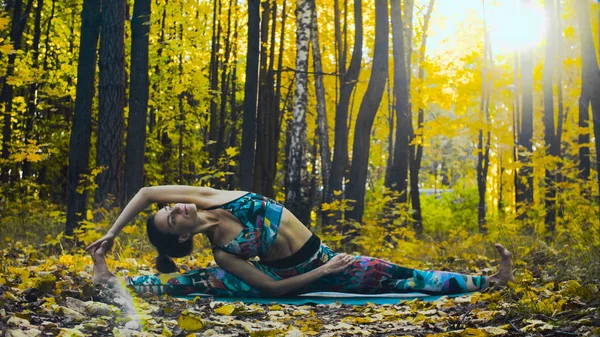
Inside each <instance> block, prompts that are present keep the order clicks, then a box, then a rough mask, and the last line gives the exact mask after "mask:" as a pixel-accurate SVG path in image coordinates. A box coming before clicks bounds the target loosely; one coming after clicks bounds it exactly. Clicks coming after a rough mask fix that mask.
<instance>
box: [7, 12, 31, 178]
mask: <svg viewBox="0 0 600 337" xmlns="http://www.w3.org/2000/svg"><path fill="white" fill-rule="evenodd" d="M32 6H33V0H29V1H28V2H27V5H26V6H25V10H24V11H23V1H22V0H15V3H14V8H13V18H12V23H11V27H10V40H11V42H12V45H13V50H15V51H18V50H20V49H21V40H22V39H23V30H25V25H26V23H27V18H28V17H29V12H31V7H32ZM16 59H17V53H16V52H14V53H11V54H9V55H8V64H7V66H6V75H4V76H3V77H2V78H0V85H2V92H1V93H0V106H4V127H3V130H2V159H3V160H4V163H5V164H4V165H3V167H2V173H1V174H0V182H1V183H8V181H9V176H8V174H9V166H8V161H9V159H10V145H11V144H10V143H11V137H12V128H11V124H12V123H11V121H10V120H11V116H12V103H13V96H14V93H13V85H12V84H10V83H8V81H7V79H8V78H9V77H11V76H13V75H14V73H15V60H16ZM13 171H14V169H13ZM13 173H14V172H13Z"/></svg>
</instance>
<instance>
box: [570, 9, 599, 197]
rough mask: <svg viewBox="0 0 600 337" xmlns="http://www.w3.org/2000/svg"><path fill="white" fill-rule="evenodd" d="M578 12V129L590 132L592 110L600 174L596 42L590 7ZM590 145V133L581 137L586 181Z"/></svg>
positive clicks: (589, 163)
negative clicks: (579, 67)
mask: <svg viewBox="0 0 600 337" xmlns="http://www.w3.org/2000/svg"><path fill="white" fill-rule="evenodd" d="M575 9H576V11H577V21H578V22H579V31H580V36H581V61H582V62H581V95H580V96H579V127H580V128H581V129H583V130H585V129H587V128H589V120H590V113H589V108H590V105H591V108H592V117H593V129H594V137H595V146H596V168H597V170H599V172H600V70H599V68H598V60H597V56H596V49H595V48H594V41H593V37H592V34H591V29H590V27H591V26H590V16H589V5H588V2H587V1H586V0H577V1H576V5H575ZM589 142H590V135H589V133H584V134H580V135H579V145H580V148H579V171H580V174H581V177H582V178H583V179H585V180H587V179H589V176H590V167H591V159H590V148H589V147H588V146H587V145H584V144H588V143H589ZM598 188H599V190H600V174H598Z"/></svg>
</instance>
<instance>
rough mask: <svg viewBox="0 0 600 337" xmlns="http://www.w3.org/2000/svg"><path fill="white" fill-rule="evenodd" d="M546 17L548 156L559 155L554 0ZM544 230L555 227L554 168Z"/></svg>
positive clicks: (550, 172)
mask: <svg viewBox="0 0 600 337" xmlns="http://www.w3.org/2000/svg"><path fill="white" fill-rule="evenodd" d="M544 7H545V9H546V18H547V19H548V30H547V32H546V58H545V61H544V73H543V78H542V86H543V88H542V89H543V94H544V117H543V121H544V141H545V143H546V155H547V156H550V157H559V156H560V143H557V140H558V137H557V133H556V128H555V126H554V81H553V80H554V71H555V68H556V10H555V0H546V2H545V6H544ZM545 181H546V195H545V200H544V203H545V207H546V216H545V223H546V230H547V232H548V233H552V232H554V229H555V227H556V192H557V191H556V182H557V181H556V168H554V167H550V168H546V176H545Z"/></svg>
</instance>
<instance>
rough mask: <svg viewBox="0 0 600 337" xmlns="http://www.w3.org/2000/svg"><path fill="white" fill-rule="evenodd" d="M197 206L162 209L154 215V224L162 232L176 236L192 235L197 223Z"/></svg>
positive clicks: (178, 205)
mask: <svg viewBox="0 0 600 337" xmlns="http://www.w3.org/2000/svg"><path fill="white" fill-rule="evenodd" d="M197 213H198V209H197V208H196V205H195V204H175V205H173V206H166V207H163V208H161V209H160V210H159V211H158V212H156V214H155V215H154V223H155V224H156V227H157V228H158V230H160V231H161V232H165V233H171V234H176V235H181V234H186V233H190V232H191V231H192V230H193V229H194V225H195V223H196V218H197Z"/></svg>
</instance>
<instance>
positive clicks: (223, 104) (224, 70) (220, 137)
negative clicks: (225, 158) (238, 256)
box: [215, 0, 233, 160]
mask: <svg viewBox="0 0 600 337" xmlns="http://www.w3.org/2000/svg"><path fill="white" fill-rule="evenodd" d="M232 8H233V0H229V8H228V9H227V33H226V35H225V41H224V44H225V53H224V55H223V62H222V63H221V99H220V100H219V104H220V107H219V110H220V112H219V132H218V133H217V144H216V149H215V158H217V160H219V157H220V156H221V154H222V153H223V150H224V148H225V124H226V123H225V122H226V108H227V100H228V97H227V95H228V94H229V81H228V78H229V77H230V76H231V71H230V70H229V69H230V68H231V65H230V64H229V62H230V61H229V55H230V54H231V38H230V37H231V23H232V22H231V12H232ZM232 113H233V112H232Z"/></svg>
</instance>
